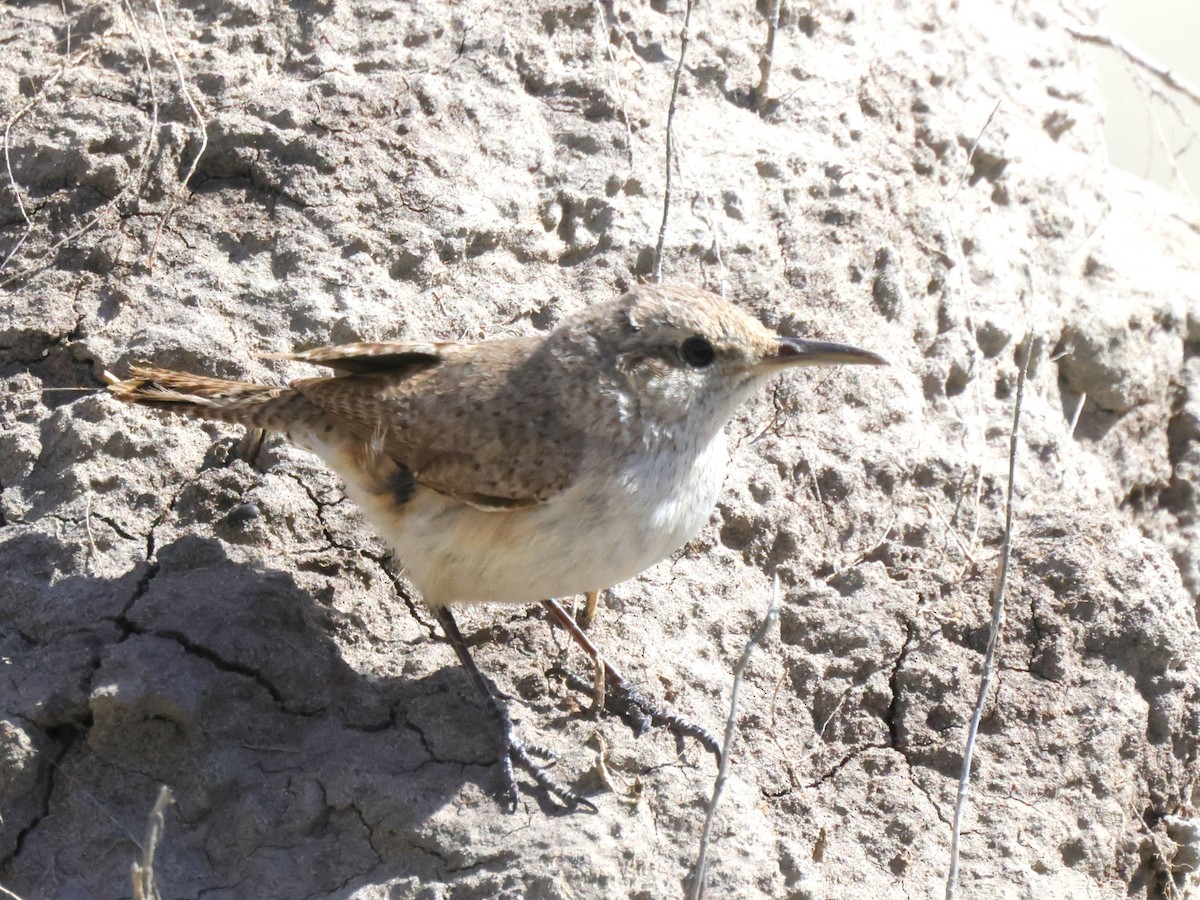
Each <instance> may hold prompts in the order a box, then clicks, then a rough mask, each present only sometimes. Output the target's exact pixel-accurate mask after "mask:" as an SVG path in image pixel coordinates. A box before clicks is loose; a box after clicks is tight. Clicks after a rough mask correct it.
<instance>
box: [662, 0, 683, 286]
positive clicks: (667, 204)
mask: <svg viewBox="0 0 1200 900" xmlns="http://www.w3.org/2000/svg"><path fill="white" fill-rule="evenodd" d="M691 24H692V0H687V10H686V12H685V13H684V16H683V29H682V30H681V31H680V32H679V63H678V64H677V65H676V66H675V79H674V81H673V82H672V83H671V103H670V105H669V106H668V107H667V151H666V161H665V162H666V172H665V175H666V184H665V185H664V187H663V214H662V224H661V225H659V226H658V244H657V245H656V246H655V248H654V270H653V274H652V277H653V279H654V281H655V282H661V281H662V257H663V246H664V245H665V244H666V242H667V217H668V216H669V215H670V213H671V165H672V163H673V161H674V159H675V103H676V101H677V100H678V99H679V79H680V77H681V76H682V75H683V60H684V58H685V57H686V56H687V48H688V28H689V27H690V26H691Z"/></svg>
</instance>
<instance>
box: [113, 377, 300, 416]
mask: <svg viewBox="0 0 1200 900" xmlns="http://www.w3.org/2000/svg"><path fill="white" fill-rule="evenodd" d="M104 377H105V381H107V382H108V390H109V392H110V393H112V395H113V396H114V397H116V398H117V399H118V400H123V401H124V402H126V403H133V404H137V405H139V406H150V407H153V408H155V409H161V410H166V411H168V412H178V413H183V414H185V415H190V416H195V417H196V418H200V419H212V420H215V421H219V422H229V423H231V424H235V425H246V426H248V427H251V428H265V429H267V430H269V431H288V430H289V429H290V428H291V427H292V426H294V425H296V424H299V423H302V422H307V421H311V420H312V419H314V418H321V417H322V415H321V412H320V410H318V409H317V408H316V407H315V406H313V405H312V403H310V402H309V401H308V400H307V399H305V398H304V397H303V396H302V395H300V394H298V393H296V391H294V390H292V389H291V388H283V387H270V386H268V385H264V384H254V383H252V382H248V381H227V380H225V379H223V378H209V377H207V376H204V375H191V374H189V373H187V372H173V371H171V370H169V369H157V368H153V367H150V366H135V367H133V368H132V369H130V370H129V377H128V378H123V379H122V378H117V377H115V376H114V375H111V374H110V373H107V372H106V373H105V375H104Z"/></svg>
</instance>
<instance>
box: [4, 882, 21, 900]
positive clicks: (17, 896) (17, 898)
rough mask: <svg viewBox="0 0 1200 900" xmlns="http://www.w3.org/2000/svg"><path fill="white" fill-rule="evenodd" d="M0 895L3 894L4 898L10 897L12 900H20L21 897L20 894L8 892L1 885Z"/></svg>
mask: <svg viewBox="0 0 1200 900" xmlns="http://www.w3.org/2000/svg"><path fill="white" fill-rule="evenodd" d="M0 894H3V895H4V896H5V897H11V898H12V900H22V897H21V895H20V894H14V893H13V892H12V891H10V890H9V889H8V888H6V887H5V886H4V885H2V884H0Z"/></svg>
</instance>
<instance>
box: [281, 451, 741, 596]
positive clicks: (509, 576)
mask: <svg viewBox="0 0 1200 900" xmlns="http://www.w3.org/2000/svg"><path fill="white" fill-rule="evenodd" d="M305 443H309V442H305ZM310 446H311V444H310ZM311 449H313V450H314V452H317V453H318V455H319V456H321V457H322V458H323V459H324V460H325V462H326V463H327V464H328V465H329V466H330V467H331V468H332V469H334V471H336V472H337V473H338V474H339V475H341V476H342V478H343V480H345V481H346V486H347V492H348V493H349V495H350V497H351V499H352V500H354V502H355V503H356V504H357V505H358V507H359V508H360V509H361V510H362V512H363V514H364V516H365V517H366V518H367V520H368V521H370V522H371V524H372V525H374V527H375V528H376V530H377V531H378V532H379V534H380V536H381V537H383V538H384V540H386V541H387V542H388V543H389V544H390V545H391V546H392V548H393V549H394V550H395V552H396V555H397V557H398V558H399V559H400V561H401V562H402V563H403V564H404V567H405V571H406V573H407V574H408V576H409V577H410V578H411V579H412V581H413V583H414V584H415V585H416V587H417V588H418V590H420V591H421V593H422V595H423V596H424V598H425V601H426V602H427V603H429V604H431V605H434V606H441V605H445V604H448V603H471V602H486V601H492V602H498V603H533V602H537V601H540V600H544V599H546V598H548V597H567V596H571V595H573V594H580V593H583V592H585V591H590V590H599V589H603V588H607V587H610V586H611V585H614V584H616V583H617V582H619V581H624V580H625V579H627V578H631V577H633V576H634V575H637V574H639V573H640V572H642V571H643V570H645V569H647V568H649V567H650V566H652V565H653V564H654V563H656V562H658V561H659V560H661V559H663V558H664V557H666V556H668V555H670V554H671V553H672V552H674V551H675V550H677V549H678V548H679V547H681V546H683V545H684V544H685V543H687V541H689V540H690V539H691V538H692V537H693V536H694V535H695V534H696V532H697V531H699V530H700V529H701V528H702V527H703V526H704V525H705V524H706V523H707V522H708V518H709V516H710V514H711V513H712V509H713V506H714V505H715V504H716V501H717V495H718V493H719V491H720V488H721V482H722V480H723V478H724V474H725V459H726V451H725V438H724V435H723V434H722V433H720V432H718V434H717V436H716V437H715V438H714V439H713V440H712V441H710V442H709V443H708V444H707V446H704V447H702V448H698V450H697V452H696V453H694V454H693V455H691V456H690V457H689V456H686V455H685V456H684V458H682V459H681V458H679V457H678V456H677V455H675V453H664V454H662V455H661V456H655V457H650V458H646V459H643V460H642V461H641V462H639V463H638V464H632V465H623V466H621V467H619V468H618V469H617V470H616V471H615V472H610V473H608V474H593V475H591V476H586V477H584V478H581V479H580V481H579V482H577V483H576V484H575V485H573V486H572V487H570V488H568V489H567V490H566V491H564V492H563V493H561V494H559V495H557V496H555V497H553V498H551V499H550V500H548V501H547V502H546V503H543V504H541V505H539V506H537V507H534V508H532V509H525V510H515V511H504V512H488V511H484V510H480V509H476V508H475V507H472V506H467V505H466V504H463V503H461V502H459V501H457V500H454V499H452V498H449V497H446V496H445V495H443V494H439V493H436V492H434V491H431V490H428V489H426V488H418V489H417V490H416V493H415V494H414V495H413V496H412V498H411V499H410V500H409V501H408V502H407V503H406V504H404V506H403V507H402V508H400V509H399V510H397V509H396V508H395V506H394V503H392V502H390V501H391V497H390V496H388V495H382V496H381V495H378V494H374V493H372V492H371V491H370V490H369V489H368V486H367V485H366V484H364V483H362V482H361V479H358V478H356V477H355V472H354V470H353V468H352V467H350V466H348V465H347V460H346V457H345V455H344V454H342V453H340V452H339V451H337V450H336V449H335V448H332V447H328V446H311ZM676 452H677V451H676ZM593 471H594V470H593Z"/></svg>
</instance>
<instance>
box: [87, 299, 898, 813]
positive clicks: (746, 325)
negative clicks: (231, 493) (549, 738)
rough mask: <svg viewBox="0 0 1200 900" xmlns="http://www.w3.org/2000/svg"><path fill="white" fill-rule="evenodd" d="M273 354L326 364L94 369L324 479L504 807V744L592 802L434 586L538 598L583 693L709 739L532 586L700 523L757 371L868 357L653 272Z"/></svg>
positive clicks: (663, 541)
mask: <svg viewBox="0 0 1200 900" xmlns="http://www.w3.org/2000/svg"><path fill="white" fill-rule="evenodd" d="M271 358H275V359H288V360H299V361H303V362H307V363H314V364H318V365H321V366H325V367H328V368H330V369H333V370H334V371H335V372H336V373H337V374H334V375H332V376H329V377H318V378H304V379H301V380H298V381H293V382H292V383H291V384H289V385H288V386H287V387H271V386H268V385H260V384H252V383H246V382H237V381H226V380H222V379H216V378H207V377H204V376H200V375H190V374H186V373H182V372H174V371H168V370H164V369H157V368H149V367H135V368H133V369H132V370H131V371H130V374H129V377H128V378H126V379H124V380H119V379H116V378H114V377H112V376H107V377H108V380H109V390H110V391H111V392H112V393H113V395H115V396H116V397H117V398H118V399H120V400H124V401H126V402H129V403H135V404H139V405H143V406H151V407H155V408H157V409H162V410H168V411H171V412H179V413H184V414H187V415H191V416H197V417H200V418H204V419H213V420H218V421H222V422H229V423H234V424H239V425H245V426H248V427H250V428H254V429H265V430H268V431H278V432H282V433H283V434H284V435H286V436H287V438H288V439H289V440H291V441H292V442H294V443H295V444H297V445H298V446H300V447H302V448H304V449H306V450H309V451H311V452H313V453H315V454H316V455H317V456H319V457H320V458H321V459H322V460H323V461H324V462H325V463H326V465H328V466H329V467H330V468H331V469H332V470H333V471H334V472H336V473H337V474H338V475H339V476H340V477H341V478H342V480H343V481H344V482H345V485H346V492H347V494H348V495H349V496H350V498H351V499H352V500H353V501H354V502H355V504H356V505H357V506H358V508H359V509H360V510H361V511H362V513H363V515H364V516H365V517H366V519H367V520H368V521H369V522H370V523H371V524H372V525H373V526H374V527H375V529H376V530H377V531H378V533H379V534H380V535H381V536H382V537H383V538H384V540H385V541H386V542H387V543H388V544H389V545H390V546H391V548H392V549H393V551H394V552H395V554H396V556H397V558H398V559H399V560H400V561H401V563H402V564H403V565H404V567H405V570H406V572H407V574H408V576H409V578H410V579H411V580H412V583H413V584H414V585H415V586H416V587H417V589H418V590H419V591H420V592H421V595H422V597H423V598H424V600H425V602H426V603H427V604H428V606H429V608H430V609H431V610H432V612H433V614H434V616H435V617H436V618H437V620H438V622H439V623H440V624H441V626H442V629H443V630H444V631H445V633H446V636H447V639H448V640H449V642H450V643H451V645H452V646H453V647H454V650H455V652H456V654H457V655H458V658H459V660H460V661H461V662H462V664H463V666H464V667H465V668H466V670H467V672H468V674H469V676H470V678H471V680H472V682H473V683H474V684H475V687H476V689H477V690H478V691H479V693H480V695H481V697H482V699H483V702H484V703H485V705H486V707H487V709H488V711H489V713H490V715H491V717H492V719H493V721H494V722H495V725H496V732H497V738H498V744H499V761H500V766H501V771H502V775H503V778H504V783H505V790H506V804H507V806H508V807H509V808H510V809H515V808H516V806H517V802H518V791H517V783H516V777H515V773H514V768H513V766H514V763H515V764H516V765H519V766H521V767H522V768H524V769H525V770H526V771H528V772H529V773H530V774H531V775H532V776H533V778H534V780H535V781H536V782H537V783H538V784H539V785H540V786H541V787H542V788H543V789H545V790H546V791H548V792H549V793H551V794H553V795H554V796H556V797H557V798H558V799H559V800H560V801H562V802H564V803H566V804H568V805H570V806H575V805H577V804H580V803H583V804H585V805H588V806H591V805H592V804H590V803H589V802H588V801H587V800H585V799H583V798H582V797H580V796H579V795H578V794H576V793H575V792H573V791H571V790H569V789H567V788H565V787H562V786H561V785H559V784H557V783H556V782H554V781H553V780H552V779H551V778H550V776H549V775H548V773H547V772H546V769H545V767H543V766H542V765H540V764H539V763H537V762H536V761H535V760H534V759H533V757H532V756H531V751H533V750H534V748H533V747H532V746H531V745H527V744H525V743H524V742H523V741H522V739H521V738H520V737H519V736H518V735H517V734H516V731H515V729H514V727H513V724H512V722H511V720H510V718H509V715H508V711H507V708H506V706H505V705H504V703H503V702H502V701H501V700H500V699H499V698H498V696H497V694H496V692H495V690H494V688H493V687H491V686H490V684H489V681H488V679H487V678H486V677H485V676H484V675H483V673H482V672H480V670H479V668H478V667H477V666H476V664H475V662H474V660H473V659H472V657H471V655H470V652H469V650H468V648H467V644H466V641H465V640H464V639H463V636H462V634H461V632H460V631H459V629H458V625H457V623H456V622H455V619H454V617H453V615H452V614H451V607H452V606H454V605H457V604H470V603H482V602H492V603H536V602H541V603H543V604H545V606H546V608H547V609H548V610H549V612H550V614H551V616H552V617H553V618H554V619H555V620H556V621H558V622H559V623H560V624H561V625H563V626H564V627H566V628H567V629H568V630H569V631H570V632H571V635H572V637H573V638H574V639H575V640H576V641H577V642H579V643H580V644H581V645H582V646H583V647H584V649H585V650H586V651H587V652H588V653H589V654H590V655H591V657H592V659H593V661H594V662H595V664H596V667H597V684H598V688H599V692H600V694H601V699H603V695H604V687H605V684H607V689H608V694H609V696H610V700H609V704H610V706H611V707H612V708H613V709H614V710H616V711H618V712H619V713H620V714H622V715H623V716H624V717H625V718H626V719H627V720H629V721H631V723H632V724H633V725H634V727H635V730H637V731H638V732H639V733H640V732H641V731H644V730H645V729H646V728H647V727H648V726H649V725H650V724H651V723H654V724H659V725H664V726H666V727H667V728H669V729H670V730H672V731H674V732H675V733H676V735H677V736H683V735H691V736H693V737H696V738H698V739H700V741H701V742H702V743H703V744H704V745H705V746H706V747H708V749H710V750H711V751H713V752H714V753H715V754H718V755H719V748H718V745H717V742H716V741H715V739H713V738H712V736H711V735H709V734H708V732H706V731H704V730H703V729H702V728H700V727H698V726H696V725H693V724H692V723H690V722H687V721H686V720H684V719H681V718H679V717H678V716H675V715H673V714H671V713H668V712H665V711H664V710H662V709H660V708H658V707H656V706H654V705H653V704H651V703H650V702H649V701H648V700H647V699H646V698H645V697H644V696H642V695H641V694H640V693H638V692H637V690H636V689H635V688H633V686H632V685H631V684H630V683H629V682H628V681H627V680H626V679H625V678H623V677H622V676H621V674H620V673H619V672H618V671H617V670H616V669H615V668H613V667H612V666H611V665H609V664H608V663H607V662H606V661H604V658H603V657H602V656H601V655H600V654H599V652H598V651H597V650H596V648H595V647H594V646H593V645H592V643H591V641H590V640H589V639H588V638H587V636H586V635H585V634H584V633H583V632H582V631H581V630H580V629H579V627H578V626H577V625H576V624H575V622H574V621H573V620H572V619H571V617H570V616H569V615H568V614H567V613H566V611H565V610H563V608H562V607H561V605H560V604H559V603H558V602H557V601H556V600H554V599H552V598H556V597H567V596H572V595H575V594H581V593H585V592H588V593H591V592H594V591H596V590H600V589H604V588H608V587H610V586H612V585H614V584H616V583H618V582H620V581H623V580H625V579H627V578H631V577H633V576H635V575H637V574H638V573H640V572H642V571H643V570H645V569H647V568H648V567H650V566H652V565H653V564H654V563H656V562H658V561H659V560H661V559H663V558H664V557H666V556H668V555H669V554H671V553H672V552H674V551H675V550H677V549H678V548H679V547H681V546H683V545H684V544H685V543H686V542H687V541H688V540H690V539H691V538H692V537H693V536H694V535H695V534H696V533H697V532H698V531H699V530H700V529H701V528H702V527H703V526H704V525H705V523H707V522H708V519H709V516H710V514H711V513H712V510H713V507H714V505H715V504H716V501H717V495H718V493H719V492H720V489H721V482H722V480H723V478H724V474H725V465H726V455H727V454H726V446H725V436H724V428H725V425H726V423H727V422H728V421H729V419H730V418H731V417H732V416H733V414H734V412H735V411H736V410H737V408H738V406H739V405H740V404H741V403H743V402H744V401H745V400H747V399H748V398H750V397H751V396H753V395H754V393H755V392H756V391H758V390H759V389H760V388H761V387H762V386H763V385H764V384H765V383H766V382H767V381H768V380H769V379H770V378H771V377H772V376H774V375H776V374H778V373H779V372H781V371H783V370H784V369H788V368H792V367H796V366H811V365H820V364H867V365H884V364H886V361H885V360H884V359H883V358H882V357H880V356H878V355H876V354H874V353H871V352H869V351H867V350H860V349H858V348H856V347H850V346H846V345H844V344H834V343H829V342H825V341H816V340H807V339H804V338H798V337H782V336H780V335H777V334H775V333H774V332H772V331H771V330H770V329H768V328H766V327H765V326H764V325H762V324H761V323H760V322H758V321H757V320H756V319H754V318H753V317H751V316H749V315H747V314H746V313H744V312H742V311H741V310H740V309H738V308H737V307H736V306H734V305H733V304H731V303H729V302H727V301H725V300H724V299H722V298H721V297H718V296H716V295H715V294H711V293H709V292H707V291H703V290H699V289H696V288H691V287H672V286H662V285H646V286H641V287H637V288H635V289H634V290H632V291H630V292H628V293H626V294H624V295H623V296H620V297H618V298H616V299H614V300H610V301H607V302H601V303H595V304H592V305H590V306H587V307H585V308H584V309H582V310H580V311H578V312H576V313H574V314H573V315H570V316H568V317H566V318H565V319H564V320H563V321H562V323H561V324H560V325H559V326H558V327H557V328H555V329H554V330H553V331H551V332H550V333H549V334H545V335H533V336H528V337H510V338H501V339H498V340H492V341H485V342H481V343H457V342H403V343H357V344H344V345H339V346H331V347H321V348H318V349H314V350H308V351H306V352H302V353H294V354H279V355H271ZM592 596H594V594H593V595H592ZM577 681H579V680H578V679H577ZM593 808H594V807H593Z"/></svg>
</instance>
